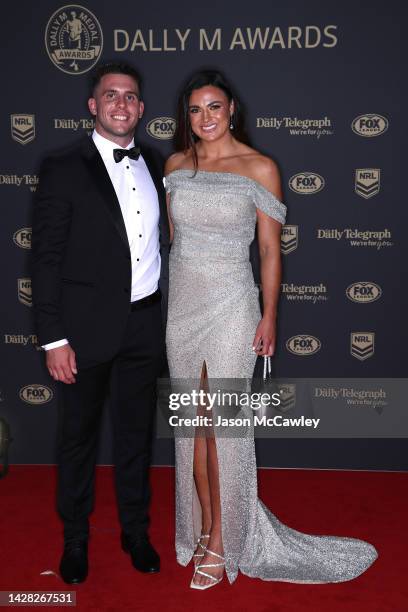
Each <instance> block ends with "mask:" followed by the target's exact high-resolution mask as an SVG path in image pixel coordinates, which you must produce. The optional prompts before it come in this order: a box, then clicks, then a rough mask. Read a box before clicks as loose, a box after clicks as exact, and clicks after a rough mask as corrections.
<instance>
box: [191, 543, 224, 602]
mask: <svg viewBox="0 0 408 612" xmlns="http://www.w3.org/2000/svg"><path fill="white" fill-rule="evenodd" d="M206 553H207V554H209V555H213V556H214V557H217V559H221V562H220V563H204V564H199V565H197V566H196V569H195V572H194V575H193V577H192V579H191V583H190V588H192V589H198V590H200V591H205V589H210V588H211V587H213V586H215V585H216V584H218V583H219V582H221V580H222V579H223V577H224V574H223V575H222V576H221V578H215V576H211V574H207V572H202V571H201V568H203V567H225V559H224V557H222V556H221V555H219V554H218V553H215V552H213V551H212V550H209V549H208V548H207V549H206ZM196 574H200V575H201V576H205V577H206V578H210V579H211V580H212V581H213V582H210V583H209V584H196V583H195V582H194V578H195V576H196Z"/></svg>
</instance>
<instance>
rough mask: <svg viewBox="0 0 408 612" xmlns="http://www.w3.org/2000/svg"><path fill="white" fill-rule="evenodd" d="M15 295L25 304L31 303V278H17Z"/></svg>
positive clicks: (29, 304)
mask: <svg viewBox="0 0 408 612" xmlns="http://www.w3.org/2000/svg"><path fill="white" fill-rule="evenodd" d="M17 295H18V301H19V302H21V303H22V304H24V305H25V306H32V305H33V296H32V291H31V278H18V279H17Z"/></svg>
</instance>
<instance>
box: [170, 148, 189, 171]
mask: <svg viewBox="0 0 408 612" xmlns="http://www.w3.org/2000/svg"><path fill="white" fill-rule="evenodd" d="M190 160H191V153H190V152H189V151H187V152H185V151H178V152H177V153H173V154H172V155H170V157H169V158H168V159H167V161H166V164H165V166H164V173H165V175H166V176H167V175H168V174H170V172H173V171H174V170H180V169H181V168H186V167H188V164H189V162H190Z"/></svg>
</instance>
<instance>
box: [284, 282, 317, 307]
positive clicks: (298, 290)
mask: <svg viewBox="0 0 408 612" xmlns="http://www.w3.org/2000/svg"><path fill="white" fill-rule="evenodd" d="M281 289H282V294H283V295H284V296H285V297H286V299H287V300H288V301H290V302H292V301H293V302H312V303H313V304H315V303H316V302H327V300H328V296H327V287H326V285H324V284H323V283H320V284H319V285H295V284H294V283H282V285H281Z"/></svg>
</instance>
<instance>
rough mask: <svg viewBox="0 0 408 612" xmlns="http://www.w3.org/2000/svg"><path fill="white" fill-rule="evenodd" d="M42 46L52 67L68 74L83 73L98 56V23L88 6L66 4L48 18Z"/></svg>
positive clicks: (101, 35) (101, 46)
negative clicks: (43, 45)
mask: <svg viewBox="0 0 408 612" xmlns="http://www.w3.org/2000/svg"><path fill="white" fill-rule="evenodd" d="M45 47H46V49H47V53H48V56H49V58H50V60H51V61H52V63H53V64H54V66H56V67H57V68H59V69H60V70H62V71H63V72H66V73H67V74H83V73H84V72H87V71H88V70H90V69H91V68H92V67H93V66H94V65H95V64H96V62H97V61H98V59H99V58H100V56H101V53H102V48H103V33H102V28H101V25H100V23H99V21H98V20H97V18H96V17H95V15H94V14H93V13H91V11H89V10H88V9H86V8H84V7H83V6H80V5H79V4H67V5H66V6H62V7H61V8H59V9H58V10H57V11H55V13H54V14H53V15H52V16H51V17H50V20H49V21H48V23H47V27H46V29H45Z"/></svg>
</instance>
